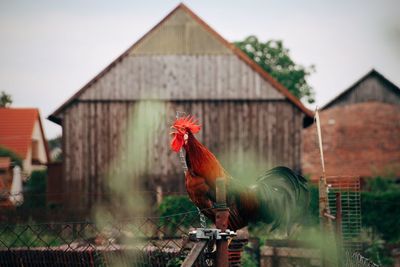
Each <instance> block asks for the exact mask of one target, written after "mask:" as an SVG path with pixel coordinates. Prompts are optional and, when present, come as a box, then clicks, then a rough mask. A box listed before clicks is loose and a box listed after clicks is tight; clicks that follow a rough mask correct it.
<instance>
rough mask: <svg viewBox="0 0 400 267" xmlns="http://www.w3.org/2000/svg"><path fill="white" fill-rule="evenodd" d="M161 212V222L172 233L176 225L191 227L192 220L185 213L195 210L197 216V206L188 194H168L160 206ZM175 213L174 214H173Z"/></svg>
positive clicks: (194, 214)
mask: <svg viewBox="0 0 400 267" xmlns="http://www.w3.org/2000/svg"><path fill="white" fill-rule="evenodd" d="M158 211H159V213H160V223H161V224H163V225H164V226H165V227H166V228H167V229H168V230H170V231H171V232H172V233H173V232H174V229H176V227H178V226H179V227H190V226H191V225H192V220H190V218H186V219H185V218H184V217H183V216H185V214H184V213H187V212H193V216H197V214H196V213H195V212H196V211H197V209H196V206H195V205H194V204H193V202H191V201H190V199H189V198H188V197H187V196H167V197H165V198H164V199H163V201H162V202H161V204H160V206H159V207H158ZM171 215H174V216H171ZM190 215H192V214H190Z"/></svg>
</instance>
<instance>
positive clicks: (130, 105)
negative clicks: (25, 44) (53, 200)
mask: <svg viewBox="0 0 400 267" xmlns="http://www.w3.org/2000/svg"><path fill="white" fill-rule="evenodd" d="M136 105H137V102H135V101H114V102H111V101H107V102H106V101H81V102H77V103H75V104H74V105H73V106H71V107H70V108H69V109H68V110H67V112H66V113H65V115H64V120H63V130H64V132H63V140H64V142H65V147H64V148H65V151H64V163H65V164H64V173H65V179H66V182H67V184H68V185H67V186H66V191H68V190H70V191H74V192H85V193H86V194H80V195H90V196H91V197H90V199H88V200H86V201H88V205H92V204H93V202H95V201H96V200H98V199H99V198H100V197H101V195H102V194H104V193H106V191H104V187H103V185H104V176H105V175H106V174H107V171H108V168H109V167H110V164H112V163H113V162H114V161H115V160H116V159H118V160H121V159H120V157H118V155H119V154H124V151H126V150H127V149H128V148H129V147H130V146H131V143H132V139H131V138H130V137H129V136H124V134H123V133H126V132H127V129H128V128H129V124H130V123H131V122H132V112H133V111H134V110H135V106H136ZM163 105H164V112H163V114H164V115H163V118H162V120H161V121H163V123H162V125H161V126H160V128H159V129H157V137H156V138H152V139H151V140H147V141H146V142H147V143H146V144H143V145H144V146H145V149H144V151H151V152H152V153H151V154H150V152H149V153H147V152H146V153H147V154H149V155H147V154H146V153H145V154H144V155H143V161H145V162H146V163H145V164H146V166H149V170H148V173H147V174H146V175H143V176H144V178H143V179H145V181H147V182H146V183H147V186H148V187H149V188H150V189H154V188H155V185H156V184H162V185H163V187H164V191H177V190H178V191H181V192H184V183H183V179H184V178H183V175H182V167H181V165H180V163H179V160H178V156H177V154H176V153H173V152H171V150H170V147H169V143H170V136H169V131H170V129H169V127H170V125H171V123H172V122H173V120H174V117H175V111H177V110H179V111H185V112H188V113H190V114H193V115H195V116H196V117H197V118H199V120H200V122H201V124H202V127H203V128H202V130H201V132H200V133H199V134H198V135H197V137H198V139H199V140H200V141H201V142H203V143H204V144H205V145H206V146H207V147H209V148H210V150H211V151H213V152H214V153H215V154H216V155H217V156H218V157H223V158H224V159H225V160H224V163H225V164H226V165H227V166H230V165H232V164H236V165H237V164H239V163H243V165H244V166H246V160H249V158H248V156H249V155H250V154H251V155H254V156H255V160H257V161H258V163H259V164H260V165H261V166H263V167H264V168H265V169H266V168H269V167H272V166H276V165H280V164H283V165H286V166H288V167H291V168H293V169H295V170H297V171H300V144H301V140H300V139H301V129H302V120H303V113H301V112H300V111H299V110H298V108H296V107H294V106H293V104H291V103H289V102H287V101H280V100H278V101H247V100H240V101H239V100H238V101H201V100H196V101H172V102H169V101H168V102H163ZM226 155H228V157H226ZM238 160H239V162H237V161H238ZM118 164H119V165H120V167H121V168H131V169H132V168H134V166H126V165H124V164H125V163H124V162H123V160H122V162H119V163H118ZM228 171H229V169H228ZM115 179H118V177H115ZM134 190H135V188H132V191H134ZM80 203H81V204H82V202H80Z"/></svg>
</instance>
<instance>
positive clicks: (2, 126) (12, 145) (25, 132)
mask: <svg viewBox="0 0 400 267" xmlns="http://www.w3.org/2000/svg"><path fill="white" fill-rule="evenodd" d="M38 119H39V121H40V117H39V110H38V109H36V108H0V146H3V147H5V148H8V149H10V150H11V151H13V152H14V153H16V154H18V155H19V156H21V157H22V158H25V157H26V155H27V153H28V149H29V147H30V145H31V140H32V132H33V127H34V125H35V122H36V120H38ZM42 133H43V131H42Z"/></svg>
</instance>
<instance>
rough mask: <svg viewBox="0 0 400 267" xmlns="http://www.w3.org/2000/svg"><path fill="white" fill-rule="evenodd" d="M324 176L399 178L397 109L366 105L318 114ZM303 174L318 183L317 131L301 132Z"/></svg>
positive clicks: (399, 115) (399, 113)
mask: <svg viewBox="0 0 400 267" xmlns="http://www.w3.org/2000/svg"><path fill="white" fill-rule="evenodd" d="M320 118H321V127H322V138H323V150H324V156H325V168H326V172H327V175H355V176H361V177H371V176H378V175H382V176H388V175H395V176H397V177H400V106H398V105H390V104H385V103H379V102H367V103H360V104H354V105H349V106H344V107H336V108H332V109H327V110H323V111H322V112H321V114H320ZM302 135H303V139H302V140H303V144H302V171H303V173H304V174H305V175H311V177H312V179H317V178H318V177H319V176H320V174H321V161H320V155H319V148H318V143H317V135H316V127H315V125H311V126H310V127H308V128H306V129H304V130H303V132H302Z"/></svg>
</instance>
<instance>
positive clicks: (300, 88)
mask: <svg viewBox="0 0 400 267" xmlns="http://www.w3.org/2000/svg"><path fill="white" fill-rule="evenodd" d="M235 45H236V46H237V47H238V48H240V49H241V50H242V51H243V52H245V53H246V54H247V55H248V56H249V57H250V58H252V59H253V60H254V61H255V62H256V63H258V64H259V65H260V66H261V67H262V68H263V69H264V70H265V71H267V72H268V73H269V74H270V75H271V76H272V77H274V78H275V79H276V80H278V81H279V82H280V83H281V84H282V85H284V86H285V87H286V88H287V89H289V91H290V92H291V93H292V94H293V95H295V96H296V97H298V98H299V99H304V100H306V101H307V102H308V103H314V101H315V99H314V95H315V92H314V89H313V88H312V87H311V85H310V84H308V83H307V77H308V76H310V75H311V74H312V73H313V72H315V67H314V66H310V67H304V66H303V65H300V64H296V63H295V62H294V61H293V60H292V59H291V57H290V55H289V49H287V48H285V47H284V45H283V42H282V41H280V40H270V41H267V42H265V43H263V42H260V41H259V40H258V39H257V37H256V36H249V37H247V38H245V39H244V40H243V41H239V42H235Z"/></svg>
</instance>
